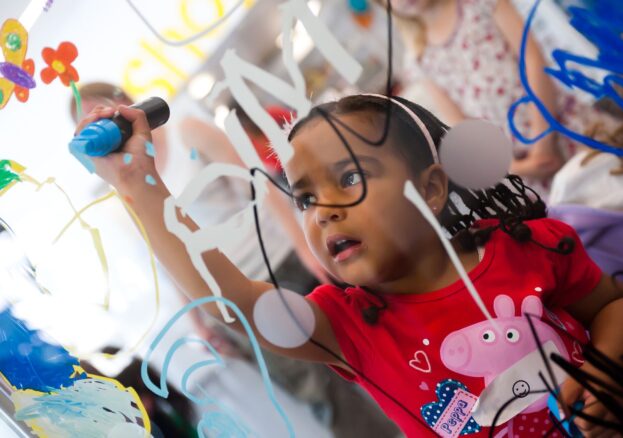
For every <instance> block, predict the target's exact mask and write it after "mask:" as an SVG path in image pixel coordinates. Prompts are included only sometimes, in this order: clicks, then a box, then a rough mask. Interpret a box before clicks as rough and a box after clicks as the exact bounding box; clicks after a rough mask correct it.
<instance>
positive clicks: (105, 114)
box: [74, 105, 115, 135]
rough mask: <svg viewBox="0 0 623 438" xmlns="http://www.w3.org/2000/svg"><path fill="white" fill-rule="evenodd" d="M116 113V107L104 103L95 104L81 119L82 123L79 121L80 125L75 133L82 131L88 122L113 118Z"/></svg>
mask: <svg viewBox="0 0 623 438" xmlns="http://www.w3.org/2000/svg"><path fill="white" fill-rule="evenodd" d="M114 114H115V109H114V108H110V107H106V106H104V105H97V106H95V107H94V108H93V109H92V110H91V112H90V113H89V114H88V115H86V116H85V117H84V118H83V119H82V120H80V123H78V125H77V126H76V130H75V132H74V135H77V134H78V133H80V132H81V131H82V130H83V129H84V128H85V126H87V125H88V124H90V123H93V122H96V121H98V120H99V119H107V118H111V117H112V116H113V115H114Z"/></svg>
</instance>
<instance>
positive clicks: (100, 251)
mask: <svg viewBox="0 0 623 438" xmlns="http://www.w3.org/2000/svg"><path fill="white" fill-rule="evenodd" d="M54 185H55V186H56V187H57V188H58V189H59V190H60V191H61V193H63V195H65V198H66V199H67V202H68V203H69V205H70V207H71V209H72V210H73V211H74V217H72V218H71V220H70V221H69V222H68V223H67V224H66V225H65V226H64V227H63V229H62V230H61V231H60V232H59V233H58V235H57V236H56V238H55V239H54V240H53V241H52V245H55V244H56V243H57V242H58V241H59V239H60V238H61V237H63V234H65V232H66V231H67V230H68V229H69V227H70V226H71V224H73V223H74V222H75V221H76V220H78V221H80V225H81V226H82V228H84V229H86V230H88V231H89V233H90V234H91V239H92V241H93V246H94V247H95V251H97V256H98V258H99V261H100V265H101V267H102V272H103V273H104V277H105V279H106V294H105V295H104V302H103V303H102V307H103V308H104V309H105V310H109V309H110V296H111V294H112V291H111V289H110V273H109V270H108V259H107V258H106V252H105V251H104V246H103V243H102V237H101V235H100V232H99V229H97V228H94V227H92V226H90V225H89V224H88V223H87V222H86V221H85V220H84V219H82V217H81V215H82V214H83V213H84V212H85V211H87V210H88V209H89V208H91V207H93V206H94V205H97V204H99V203H101V202H104V201H106V200H108V199H110V198H112V197H113V196H114V192H110V193H108V194H106V195H104V196H101V197H99V198H97V199H96V200H95V201H92V202H90V203H89V204H87V205H86V206H85V207H82V208H81V209H80V211H78V210H76V207H74V205H73V203H72V202H71V199H70V198H69V196H68V195H67V193H66V192H65V191H64V190H63V189H62V188H61V187H60V186H59V185H58V184H56V183H54Z"/></svg>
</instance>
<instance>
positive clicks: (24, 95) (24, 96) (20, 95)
mask: <svg viewBox="0 0 623 438" xmlns="http://www.w3.org/2000/svg"><path fill="white" fill-rule="evenodd" d="M22 70H24V71H25V72H26V73H28V74H29V75H30V76H32V75H34V74H35V61H33V60H32V59H27V60H25V61H24V63H23V64H22ZM28 96H30V90H29V89H28V88H25V87H20V86H19V85H17V84H16V85H15V97H17V100H19V101H20V102H26V101H27V100H28Z"/></svg>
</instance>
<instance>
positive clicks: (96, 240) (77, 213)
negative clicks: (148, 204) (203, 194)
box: [0, 160, 160, 358]
mask: <svg viewBox="0 0 623 438" xmlns="http://www.w3.org/2000/svg"><path fill="white" fill-rule="evenodd" d="M8 161H9V162H10V163H11V168H12V169H13V170H14V171H15V172H16V173H19V175H20V178H21V180H22V181H23V182H28V183H31V184H34V185H36V186H37V191H39V190H41V188H42V187H43V186H44V185H46V184H51V185H54V186H55V187H56V188H57V189H58V190H60V192H61V193H62V194H63V195H64V196H65V199H66V200H67V203H68V204H69V205H70V207H71V209H72V210H73V211H74V216H73V217H72V218H71V219H70V220H69V222H68V223H67V224H65V226H64V227H63V228H62V229H61V231H60V232H59V233H58V235H57V236H56V238H55V239H54V241H53V242H52V244H53V245H54V244H55V243H56V242H58V240H59V239H60V238H61V237H62V236H63V234H64V233H65V232H66V231H67V229H69V227H70V226H71V225H72V224H73V223H74V222H75V221H76V220H78V221H79V222H80V223H81V225H82V226H83V227H84V228H86V229H88V230H90V231H91V238H92V240H93V245H94V246H95V249H96V251H97V253H98V256H99V259H100V264H101V266H102V271H103V272H104V275H105V276H106V286H107V290H106V295H105V297H104V303H103V307H104V309H105V310H109V308H110V296H111V294H112V291H111V289H110V281H109V270H108V262H107V259H106V254H105V251H104V247H103V243H102V239H101V236H100V233H99V230H98V229H97V228H94V227H91V226H90V225H89V224H88V223H87V222H86V221H85V220H84V219H82V216H81V215H82V214H83V213H84V212H86V211H87V210H88V209H90V208H91V207H93V206H95V205H97V204H100V203H102V202H104V201H107V200H108V199H110V198H112V197H117V198H118V199H119V201H121V203H122V204H123V206H124V207H125V209H126V211H127V212H128V213H129V214H130V217H131V218H132V220H133V221H134V223H135V224H136V226H137V227H138V229H139V231H140V234H141V237H142V238H143V241H144V242H145V245H146V246H147V251H148V252H149V261H150V267H151V272H152V276H153V280H154V295H155V297H154V298H155V305H156V310H155V312H154V316H153V318H152V320H151V321H150V323H149V325H148V327H147V329H146V330H145V331H144V333H143V334H142V335H141V336H140V337H139V339H138V340H137V341H136V343H135V344H134V345H133V346H132V347H131V348H129V349H124V350H120V351H118V352H117V353H114V354H110V353H96V354H93V355H91V356H101V357H105V358H115V357H117V356H121V355H126V354H132V353H134V352H135V351H136V350H137V349H138V347H139V346H140V345H141V344H142V343H143V341H144V340H145V338H146V337H147V335H148V334H149V333H150V331H151V330H152V328H153V327H154V326H155V324H156V321H157V319H158V315H159V314H160V282H159V280H158V270H157V268H156V256H155V253H154V250H153V247H152V245H151V241H150V240H149V236H148V235H147V231H146V230H145V226H144V225H143V223H142V222H141V220H140V219H139V217H138V215H137V214H136V212H135V211H134V209H133V208H132V207H131V206H130V205H129V204H128V203H127V202H126V201H125V200H124V199H123V197H121V196H119V194H118V193H117V192H116V191H110V192H109V193H107V194H106V195H104V196H101V197H99V198H98V199H96V200H95V201H92V202H90V203H89V204H87V205H86V206H84V207H83V208H81V209H80V210H77V209H76V207H75V206H74V204H73V202H72V201H71V198H70V197H69V195H68V194H67V192H65V190H63V188H62V187H61V186H60V185H58V184H57V183H56V181H55V180H54V178H47V179H46V180H44V181H43V182H39V181H38V180H36V179H35V178H33V177H31V176H29V175H27V174H26V173H24V169H25V167H24V166H22V165H20V164H19V163H16V162H14V161H11V160H8ZM7 187H8V186H7ZM3 193H4V191H3V192H0V195H2V194H3ZM35 272H36V271H35ZM68 351H70V352H72V351H71V349H69V348H68ZM74 355H75V354H74ZM75 356H77V355H75ZM89 357H90V356H89Z"/></svg>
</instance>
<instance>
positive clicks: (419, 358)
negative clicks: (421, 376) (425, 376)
mask: <svg viewBox="0 0 623 438" xmlns="http://www.w3.org/2000/svg"><path fill="white" fill-rule="evenodd" d="M409 366H410V367H411V368H413V369H416V370H418V371H421V372H423V373H430V372H431V366H430V362H429V360H428V356H427V355H426V353H425V352H423V351H422V350H419V351H416V352H415V353H413V359H411V360H410V361H409Z"/></svg>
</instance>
